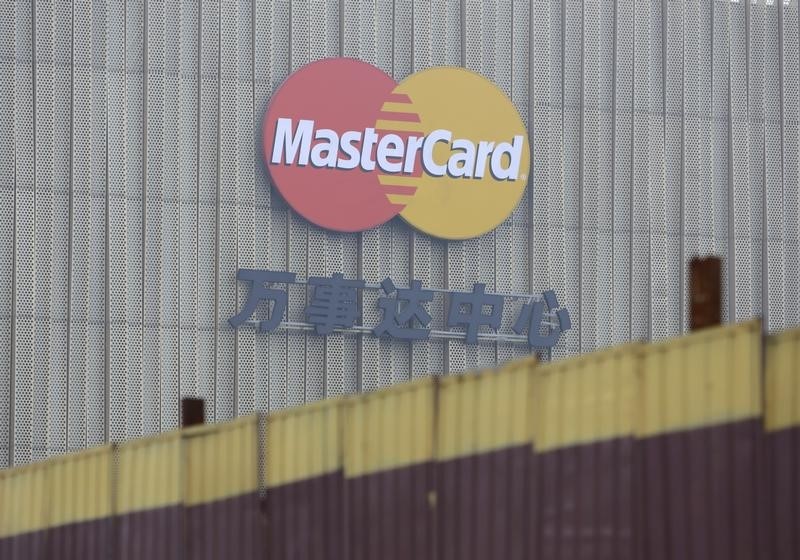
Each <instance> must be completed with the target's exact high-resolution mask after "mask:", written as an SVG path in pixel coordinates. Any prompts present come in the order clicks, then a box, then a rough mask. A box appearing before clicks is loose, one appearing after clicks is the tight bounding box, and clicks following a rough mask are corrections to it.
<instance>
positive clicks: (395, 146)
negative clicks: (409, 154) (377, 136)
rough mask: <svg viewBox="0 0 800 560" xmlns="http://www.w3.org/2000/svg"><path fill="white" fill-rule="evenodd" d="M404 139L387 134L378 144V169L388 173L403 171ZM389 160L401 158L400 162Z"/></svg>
mask: <svg viewBox="0 0 800 560" xmlns="http://www.w3.org/2000/svg"><path fill="white" fill-rule="evenodd" d="M404 149H405V146H403V139H402V138H400V137H399V136H398V135H397V134H387V135H386V136H384V137H383V138H381V140H380V142H378V154H377V155H378V158H377V159H378V167H380V168H381V169H382V170H384V171H386V172H387V173H400V171H401V170H402V169H403V159H402V158H403V151H404ZM389 158H395V159H396V158H400V161H397V162H391V161H389Z"/></svg>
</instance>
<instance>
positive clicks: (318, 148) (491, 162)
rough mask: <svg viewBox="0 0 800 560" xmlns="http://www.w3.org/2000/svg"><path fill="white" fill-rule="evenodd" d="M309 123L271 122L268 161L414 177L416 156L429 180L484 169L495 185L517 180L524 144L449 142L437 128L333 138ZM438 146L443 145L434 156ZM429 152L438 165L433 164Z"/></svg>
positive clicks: (516, 140) (521, 140)
mask: <svg viewBox="0 0 800 560" xmlns="http://www.w3.org/2000/svg"><path fill="white" fill-rule="evenodd" d="M314 124H315V123H314V121H313V120H305V119H301V120H299V121H297V126H296V127H295V126H294V122H293V121H292V119H290V118H279V119H278V120H277V122H276V124H275V137H274V141H273V145H272V157H271V158H270V163H271V164H284V165H299V166H304V165H308V164H309V160H310V163H311V165H313V166H314V167H321V168H328V169H356V168H359V167H360V168H361V169H363V170H364V171H374V170H375V169H376V167H377V168H378V169H379V170H380V171H382V172H384V173H414V171H415V167H416V163H417V157H420V159H421V161H422V170H423V171H424V172H425V173H427V174H428V175H431V176H433V177H442V176H444V175H445V174H447V175H449V176H450V177H453V178H466V179H469V178H473V177H474V178H476V179H482V178H483V177H484V175H485V174H486V168H487V167H489V171H490V173H491V175H492V177H493V178H494V179H496V180H498V181H516V180H517V179H518V178H519V168H520V164H521V162H522V148H523V145H524V143H525V137H524V136H522V135H516V136H514V138H513V139H512V141H511V142H510V143H509V142H497V143H495V142H488V141H484V140H481V141H479V142H477V145H476V143H475V142H473V141H471V140H469V139H466V138H455V139H453V133H452V131H450V130H445V129H442V128H440V129H437V130H434V131H432V132H431V133H430V134H428V135H427V136H409V137H408V138H407V139H403V137H401V136H400V135H398V134H395V133H388V134H383V135H381V134H378V133H377V132H375V129H374V128H366V129H364V131H363V132H361V131H357V130H348V131H345V132H343V133H342V135H341V136H339V134H338V133H337V132H336V131H335V130H331V129H329V128H320V129H319V130H315V129H314ZM312 140H313V146H312ZM439 143H443V144H444V146H440V147H439V151H438V152H437V145H438V144H439ZM445 148H446V149H447V152H446V151H445ZM373 152H374V153H373ZM434 152H436V154H438V156H436V157H439V158H440V160H439V161H441V162H442V163H439V162H438V161H437V160H436V158H435V157H434V156H435V155H436V154H434ZM448 152H449V153H448ZM340 156H341V157H340ZM373 157H374V159H373ZM441 158H446V159H441Z"/></svg>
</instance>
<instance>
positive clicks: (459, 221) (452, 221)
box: [377, 67, 530, 239]
mask: <svg viewBox="0 0 800 560" xmlns="http://www.w3.org/2000/svg"><path fill="white" fill-rule="evenodd" d="M393 94H396V95H397V96H403V95H405V96H407V97H408V100H409V101H410V104H398V103H396V102H388V103H385V104H384V106H383V111H384V112H393V111H397V112H398V113H401V112H413V113H416V114H417V115H418V116H419V122H418V123H409V122H400V121H393V122H385V121H384V122H381V121H379V123H378V126H377V128H382V129H399V130H406V131H408V130H414V131H415V130H421V131H422V132H423V133H424V135H425V136H426V139H427V140H428V141H429V142H430V141H431V135H436V136H435V138H434V139H438V141H436V142H435V143H434V147H433V150H432V154H431V155H432V157H428V158H426V157H425V156H426V153H424V152H423V153H420V154H418V160H419V161H418V165H416V166H415V167H416V168H417V169H419V171H420V172H419V173H418V174H416V175H417V176H415V177H406V178H403V183H404V184H405V185H407V186H410V187H415V189H414V190H413V194H395V195H389V199H390V200H391V201H392V202H395V203H398V204H405V208H404V209H403V210H402V211H401V212H400V215H401V216H402V217H403V218H404V219H405V220H406V221H407V222H408V223H409V224H411V225H412V226H413V227H415V228H417V229H419V230H421V231H423V232H425V233H427V234H429V235H433V236H435V237H441V238H445V239H467V238H470V237H476V236H479V235H482V234H484V233H486V232H488V231H491V230H492V229H494V228H496V227H497V226H498V225H500V224H501V223H502V222H503V221H504V220H505V219H506V218H507V217H508V216H509V215H510V214H511V212H512V211H513V210H514V208H515V207H516V205H517V203H518V202H519V200H520V198H521V197H522V193H523V192H524V191H525V185H526V184H527V181H528V172H529V168H530V150H529V145H528V137H527V132H526V130H525V125H524V124H523V123H522V119H520V116H519V113H517V110H516V108H515V107H514V105H513V104H512V103H511V101H510V100H509V99H508V97H506V95H505V94H504V93H503V92H502V91H501V90H500V89H498V88H497V87H496V86H495V85H494V84H493V83H491V82H490V81H488V80H486V79H485V78H483V77H482V76H480V75H478V74H476V73H474V72H471V71H469V70H465V69H463V68H450V67H443V68H431V69H428V70H423V71H421V72H417V73H416V74H412V75H411V76H409V77H408V78H406V79H405V80H403V81H402V82H401V83H400V84H399V85H398V86H397V87H396V88H395V89H394V91H393ZM426 159H427V161H426ZM396 179H397V178H394V177H392V178H388V177H387V180H388V181H392V182H396Z"/></svg>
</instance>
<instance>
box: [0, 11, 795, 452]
mask: <svg viewBox="0 0 800 560" xmlns="http://www.w3.org/2000/svg"><path fill="white" fill-rule="evenodd" d="M0 49H1V51H0V65H2V78H3V79H2V83H0V110H2V114H3V118H2V119H0V127H2V130H0V135H1V136H2V138H3V140H2V142H0V176H1V177H2V178H1V179H0V196H1V197H2V202H0V205H1V207H2V209H3V210H4V216H3V218H2V219H0V241H2V242H1V243H0V313H2V315H3V316H4V317H5V320H4V321H2V322H0V373H1V375H0V467H2V466H8V465H11V464H20V463H25V462H28V461H32V460H37V459H41V458H44V457H47V456H49V455H52V454H57V453H62V452H65V451H69V450H75V449H80V448H83V447H87V446H91V445H96V444H99V443H102V442H104V441H119V440H124V439H127V438H131V437H136V436H139V435H142V434H149V433H154V432H158V431H163V430H168V429H171V428H174V427H176V426H177V424H178V421H179V418H178V411H179V406H178V402H179V398H180V397H181V396H200V397H202V398H204V399H205V400H206V414H207V417H208V418H209V419H210V420H224V419H229V418H232V417H235V416H238V415H243V414H247V413H250V412H252V411H256V410H259V411H266V410H275V409H280V408H284V407H288V406H293V405H297V404H300V403H303V402H306V401H310V400H315V399H319V398H322V397H327V396H334V395H339V394H346V393H351V392H355V391H368V390H372V389H375V388H378V387H382V386H385V385H389V384H392V383H395V382H398V381H402V380H407V379H409V378H413V377H418V376H425V375H429V374H438V373H444V372H458V371H463V370H466V369H474V368H480V367H487V366H493V365H495V364H497V363H501V362H505V361H507V360H509V359H512V358H514V357H518V356H522V355H526V354H528V353H529V352H530V349H529V348H528V347H527V346H525V345H521V344H518V343H515V342H508V341H502V340H501V341H482V342H481V343H479V344H478V345H465V344H464V342H463V341H461V340H458V339H431V340H429V341H419V342H407V341H397V340H388V339H383V338H380V339H379V338H376V337H373V336H369V335H366V334H360V333H334V334H331V335H328V336H327V337H322V336H317V335H315V334H313V333H310V332H307V331H303V330H293V329H281V330H278V331H275V332H273V333H269V334H262V333H257V332H255V330H254V329H252V328H250V329H248V328H246V327H241V328H239V329H238V330H234V329H232V328H231V327H230V325H229V324H228V319H229V318H230V317H232V316H233V315H235V314H236V313H237V310H238V309H240V307H241V305H242V303H243V302H244V300H245V299H246V297H247V288H246V285H243V284H241V283H237V281H236V272H237V270H238V269H239V268H258V269H272V270H282V271H290V272H294V273H296V274H297V277H298V278H299V279H306V278H308V277H310V276H330V275H332V274H335V273H342V274H344V276H345V277H347V278H359V279H363V280H366V281H367V282H370V283H377V282H380V281H381V280H383V279H384V278H386V277H387V276H390V277H392V278H393V280H394V281H395V282H397V283H398V285H408V284H409V282H410V281H411V280H412V279H419V280H421V281H422V284H423V285H424V286H427V287H432V288H441V289H448V290H455V291H458V290H468V289H469V288H470V287H471V286H472V285H473V283H475V282H482V283H485V284H486V285H487V290H491V291H494V292H499V293H506V294H509V293H522V294H528V293H535V292H541V291H542V290H545V289H553V290H554V291H555V292H556V294H557V295H558V298H559V300H560V302H561V303H562V305H564V306H565V307H567V308H568V309H569V310H570V313H571V317H572V328H571V329H570V330H569V331H566V332H565V333H564V334H563V336H562V338H561V340H560V341H559V343H558V344H557V345H556V346H555V347H554V348H553V349H552V351H547V352H541V353H540V354H541V358H542V359H553V358H561V357H565V356H570V355H575V354H578V353H580V352H585V351H589V350H593V349H596V348H599V347H603V346H608V345H612V344H618V343H623V342H626V341H629V340H637V339H661V338H664V337H668V336H671V335H675V334H679V333H681V332H684V331H685V330H686V327H687V313H686V308H687V305H686V304H687V275H686V268H687V264H686V263H687V262H688V260H689V259H690V258H691V257H692V256H695V255H707V254H716V255H719V256H721V257H722V258H723V259H724V261H723V262H724V266H723V280H724V286H723V316H724V318H725V320H727V321H741V320H745V319H748V318H751V317H754V316H762V317H763V318H764V321H765V325H766V327H767V328H768V329H769V330H777V329H781V328H784V327H789V326H793V325H797V324H800V280H799V279H798V276H799V275H798V257H800V254H799V253H800V229H799V222H798V203H799V202H800V186H799V182H800V177H799V176H798V173H799V172H800V161H799V154H800V138H798V127H797V125H798V117H800V115H799V114H798V111H799V110H800V92H799V91H798V79H799V76H798V73H799V72H800V65H799V62H800V44H798V11H797V2H796V0H791V2H783V1H769V2H767V1H765V0H754V1H752V2H748V1H741V2H728V1H712V0H661V1H659V0H650V1H643V2H636V4H635V5H634V2H633V1H632V0H616V1H613V2H600V1H599V0H584V1H580V0H578V1H576V0H561V1H551V0H542V1H539V0H536V1H533V0H531V1H528V0H416V1H414V0H375V1H358V0H291V1H290V0H239V1H235V0H232V1H227V0H223V1H216V0H205V1H203V2H202V3H201V2H199V1H198V0H180V1H174V2H170V1H165V0H126V1H122V0H105V1H103V0H96V1H90V0H74V1H73V2H71V3H69V2H57V1H46V0H35V1H34V0H17V1H16V2H5V3H2V5H0ZM335 56H347V57H353V58H358V59H361V60H364V61H367V62H370V63H372V64H374V65H375V66H377V67H378V68H380V69H382V70H383V71H384V72H386V73H387V74H389V75H391V76H392V77H394V78H395V79H396V80H400V79H402V78H404V77H405V76H407V75H409V74H410V73H412V72H414V71H417V70H420V69H423V68H426V67H430V66H438V65H451V66H464V67H466V68H469V69H471V70H473V71H476V72H478V73H480V74H482V75H484V76H485V77H487V78H488V79H490V80H492V81H493V82H495V83H496V84H497V85H498V86H499V87H500V88H501V89H502V90H503V91H504V92H505V93H506V95H507V96H508V97H509V98H510V99H511V100H512V101H513V103H514V104H515V106H516V108H517V110H518V112H519V114H520V116H521V117H522V119H523V121H524V122H525V124H526V126H527V129H528V134H529V142H530V146H531V173H530V180H529V184H528V187H527V189H526V192H525V195H524V196H523V199H522V201H521V202H520V203H519V205H518V206H517V208H516V209H515V210H514V212H513V214H512V215H511V216H510V217H509V218H508V219H507V220H506V221H505V222H504V223H503V224H502V225H500V226H499V227H498V228H497V229H495V230H494V231H492V232H491V233H489V234H486V235H484V236H481V237H479V238H475V239H471V240H467V241H442V240H438V239H435V238H432V237H430V236H427V235H425V234H423V233H419V232H417V231H415V230H413V229H411V228H410V227H409V226H408V225H407V224H406V223H405V222H403V221H402V219H400V218H395V219H393V220H391V221H390V222H388V223H386V224H384V225H383V226H380V227H379V228H376V229H373V230H370V231H366V232H363V233H359V234H348V233H335V232H330V231H326V230H323V229H320V228H317V227H315V226H313V225H310V224H309V223H308V222H307V221H305V220H304V219H303V218H301V217H299V216H298V215H297V214H296V213H294V212H293V211H292V210H291V209H290V208H289V207H288V206H287V204H286V203H285V202H284V201H283V200H282V198H281V197H280V195H279V194H278V193H277V191H273V189H272V187H271V185H270V183H269V180H268V177H267V174H266V173H265V170H264V162H263V158H262V155H261V120H262V117H263V115H264V112H265V110H266V107H267V105H268V103H269V100H270V96H271V93H272V92H274V91H275V90H276V88H278V87H279V86H280V84H281V82H282V81H283V80H284V79H285V78H286V77H287V76H288V75H289V74H290V73H291V72H293V71H295V70H297V69H298V68H300V67H302V66H303V65H305V64H307V63H308V62H310V61H313V60H316V59H320V58H325V57H335ZM353 87H354V88H357V87H358V84H353ZM475 111H476V112H480V111H491V107H475ZM377 297H378V292H364V295H363V301H362V309H363V311H362V312H363V323H364V324H365V325H366V324H374V323H375V322H376V321H377V319H378V315H379V310H378V308H377V307H376V305H375V302H376V299H377ZM307 298H308V292H307V291H306V289H305V288H301V289H299V290H298V289H295V290H294V291H290V293H289V305H288V317H287V319H288V320H289V321H295V322H302V321H303V310H304V307H305V304H306V301H307ZM507 311H508V313H509V314H511V313H513V312H514V309H511V308H509V309H508V310H507ZM430 312H431V315H432V317H433V323H432V325H433V327H434V328H436V327H437V326H441V325H442V322H443V320H444V313H445V302H444V300H443V299H442V297H441V295H438V296H437V297H436V299H434V301H433V302H432V304H431V306H430ZM501 330H503V332H508V327H507V326H505V323H504V326H503V327H502V329H501Z"/></svg>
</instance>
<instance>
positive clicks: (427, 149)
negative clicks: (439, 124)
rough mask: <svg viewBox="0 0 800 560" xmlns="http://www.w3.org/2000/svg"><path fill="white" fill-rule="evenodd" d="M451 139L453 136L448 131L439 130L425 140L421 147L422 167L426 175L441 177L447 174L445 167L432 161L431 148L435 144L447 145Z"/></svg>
mask: <svg viewBox="0 0 800 560" xmlns="http://www.w3.org/2000/svg"><path fill="white" fill-rule="evenodd" d="M452 137H453V134H452V133H451V132H450V131H449V130H444V129H442V128H439V129H436V130H434V131H433V132H431V133H430V134H429V135H428V136H427V137H426V138H425V143H424V144H423V146H422V167H424V168H425V171H427V172H428V175H433V176H434V177H441V176H442V175H444V174H445V173H446V172H447V165H439V164H438V163H436V162H435V161H434V160H433V148H434V147H435V146H436V143H437V142H447V143H448V144H449V143H450V139H451V138H452Z"/></svg>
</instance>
